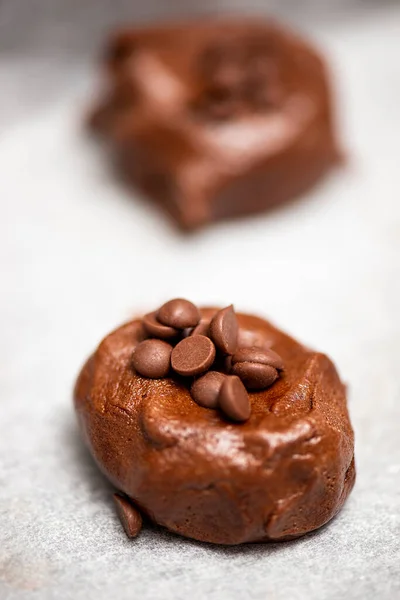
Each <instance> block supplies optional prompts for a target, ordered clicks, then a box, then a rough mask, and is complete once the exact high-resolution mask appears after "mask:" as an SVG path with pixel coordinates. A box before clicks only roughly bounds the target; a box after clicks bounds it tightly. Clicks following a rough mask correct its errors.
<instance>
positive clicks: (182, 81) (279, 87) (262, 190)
mask: <svg viewBox="0 0 400 600" xmlns="http://www.w3.org/2000/svg"><path fill="white" fill-rule="evenodd" d="M103 62H105V66H106V68H105V69H104V64H103V65H102V67H103V72H105V81H104V88H105V90H106V91H105V92H104V95H103V97H100V98H99V99H98V101H97V103H96V106H95V108H94V109H93V112H92V114H91V118H90V125H91V127H92V129H93V130H95V131H96V132H98V133H100V134H101V135H102V136H103V137H104V138H105V139H106V140H107V141H108V142H109V144H110V147H111V149H112V151H113V153H114V156H115V160H114V162H115V164H116V165H117V168H118V170H119V171H120V172H121V174H122V176H123V177H124V179H125V180H126V181H127V183H128V184H133V185H134V186H136V187H138V188H139V189H140V190H142V191H143V192H144V194H145V195H146V196H147V197H148V198H151V199H153V200H155V201H157V202H158V203H159V204H160V205H161V206H162V207H163V208H164V209H165V210H166V211H167V212H168V213H169V215H170V216H171V217H172V218H173V219H174V220H175V221H176V222H177V224H178V225H180V226H181V227H182V228H184V229H194V228H196V227H199V226H201V225H204V224H206V223H209V222H212V221H216V220H218V219H223V218H229V217H235V216H240V215H247V214H251V213H257V212H260V211H262V210H265V209H267V208H269V207H271V206H274V205H278V204H282V203H283V202H286V201H288V200H290V199H292V198H294V197H296V196H298V195H299V194H302V193H304V192H306V191H307V190H308V189H309V188H311V187H312V186H313V185H314V184H315V183H317V182H318V181H319V180H320V179H321V178H322V177H323V176H324V175H325V174H326V173H327V172H328V171H329V170H330V169H331V168H332V166H333V165H335V164H337V163H338V161H339V154H340V153H339V151H338V149H337V143H336V139H335V131H334V123H333V115H332V112H333V111H332V102H331V95H330V89H329V82H328V75H327V71H326V68H325V65H324V62H323V60H322V59H321V57H320V56H319V54H318V52H317V51H316V50H315V49H314V48H313V47H312V46H311V45H310V44H309V43H308V42H307V41H305V40H303V39H301V38H300V37H298V36H297V35H296V34H294V33H292V32H291V31H289V30H286V29H285V28H283V27H281V26H278V25H277V24H276V23H275V22H272V21H268V20H263V19H260V18H250V17H247V18H245V17H241V18H240V17H236V18H229V17H220V18H206V19H199V20H197V21H188V22H179V23H172V24H168V25H161V26H160V25H158V26H150V27H146V28H134V27H132V28H131V29H127V30H126V29H125V30H124V31H122V32H119V33H116V34H115V35H114V36H113V37H112V39H111V40H110V42H109V43H108V46H107V50H106V56H105V58H104V59H103Z"/></svg>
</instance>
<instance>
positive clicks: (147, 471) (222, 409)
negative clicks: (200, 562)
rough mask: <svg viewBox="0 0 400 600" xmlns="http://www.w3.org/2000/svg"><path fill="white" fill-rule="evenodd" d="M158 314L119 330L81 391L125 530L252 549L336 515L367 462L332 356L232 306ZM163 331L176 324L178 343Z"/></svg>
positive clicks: (79, 403) (82, 419) (172, 308)
mask: <svg viewBox="0 0 400 600" xmlns="http://www.w3.org/2000/svg"><path fill="white" fill-rule="evenodd" d="M182 307H184V310H182ZM178 309H179V310H178ZM189 309H190V310H189ZM151 314H152V315H153V316H152V326H151V327H150V329H149V327H148V316H145V317H144V318H143V319H136V320H134V321H131V322H130V323H127V324H125V325H123V326H122V327H120V328H119V329H117V330H116V331H114V332H112V333H110V334H109V335H108V336H107V337H106V338H105V339H104V340H103V341H102V342H101V344H100V345H99V347H98V348H97V350H96V351H95V352H94V354H93V355H92V356H91V357H90V358H89V360H88V361H87V363H86V365H85V366H84V367H83V369H82V371H81V373H80V375H79V378H78V380H77V383H76V387H75V408H76V412H77V415H78V419H79V424H80V428H81V431H82V435H83V437H84V439H85V441H86V443H87V445H88V448H89V450H90V452H91V453H92V455H93V457H94V459H95V460H96V462H97V464H98V465H99V467H100V469H101V470H102V471H103V473H104V474H105V475H106V476H107V477H108V478H109V480H110V481H111V482H112V483H113V485H114V486H115V487H116V488H117V490H118V493H119V495H118V496H117V497H116V506H117V509H118V514H119V515H120V518H121V521H122V523H123V526H124V528H125V530H126V532H127V534H128V535H129V536H130V537H135V536H136V535H137V534H138V532H139V529H140V526H141V523H142V519H141V517H142V516H144V517H147V518H148V519H151V520H152V521H154V522H155V523H158V524H159V525H162V526H164V527H166V528H168V529H169V530H171V531H174V532H176V533H179V534H181V535H184V536H187V537H190V538H194V539H196V540H201V541H205V542H213V543H216V544H240V543H244V542H262V541H268V540H287V539H291V538H294V537H297V536H301V535H304V534H305V533H308V532H310V531H312V530H314V529H317V528H318V527H321V526H322V525H324V524H325V523H327V522H328V521H329V520H330V519H331V518H332V517H334V516H335V515H336V514H337V512H338V511H339V510H340V509H341V507H342V506H343V504H344V502H345V500H346V498H347V497H348V495H349V493H350V491H351V489H352V487H353V484H354V480H355V467H354V437H353V431H352V427H351V424H350V421H349V416H348V412H347V406H346V389H345V386H344V385H343V384H342V382H341V381H340V379H339V376H338V374H337V372H336V369H335V367H334V365H333V364H332V362H331V361H330V360H329V358H327V356H325V355H324V354H320V353H318V352H314V351H312V350H310V349H308V348H305V347H304V346H303V345H301V344H300V343H298V342H296V341H295V340H294V339H292V338H291V337H289V336H288V335H286V334H285V333H283V332H281V331H279V330H278V329H276V328H275V327H274V326H273V325H271V323H269V322H267V321H264V320H263V319H260V318H257V317H255V316H251V315H244V314H236V313H235V311H234V309H233V307H232V306H230V307H227V308H223V309H202V310H200V311H199V312H197V310H195V307H193V305H189V304H182V302H181V301H180V302H175V301H174V302H173V303H172V304H169V305H167V308H166V309H164V310H162V311H154V312H153V313H151ZM157 315H160V317H161V318H162V319H163V321H164V323H163V324H161V326H160V328H158V323H159V321H158V317H157ZM171 315H172V316H171ZM182 315H183V316H182ZM189 317H190V318H189ZM188 321H190V323H191V326H192V328H189V329H188V328H183V327H184V326H185V325H186V324H187V323H188ZM199 323H202V324H203V325H202V328H201V333H200V334H197V333H196V329H197V328H198V327H199ZM210 323H212V324H213V325H212V326H210ZM204 324H206V325H204ZM164 327H173V331H175V332H176V333H175V334H174V337H170V338H169V339H168V342H166V341H165V339H164V335H165V330H164ZM179 327H181V329H179ZM157 332H159V334H160V338H157ZM145 340H146V341H145Z"/></svg>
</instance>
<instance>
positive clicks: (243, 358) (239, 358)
mask: <svg viewBox="0 0 400 600" xmlns="http://www.w3.org/2000/svg"><path fill="white" fill-rule="evenodd" d="M238 362H254V363H261V364H263V365H269V366H270V367H275V369H278V370H282V369H283V360H282V358H281V357H280V356H279V354H277V353H276V352H274V351H273V350H271V349H270V348H269V349H263V348H259V347H255V346H253V347H251V348H239V350H237V351H236V352H235V354H234V355H233V356H232V364H233V365H234V364H235V363H238Z"/></svg>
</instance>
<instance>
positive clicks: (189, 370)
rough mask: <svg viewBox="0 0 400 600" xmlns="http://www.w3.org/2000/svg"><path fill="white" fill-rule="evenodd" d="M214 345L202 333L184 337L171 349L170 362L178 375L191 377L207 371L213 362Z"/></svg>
mask: <svg viewBox="0 0 400 600" xmlns="http://www.w3.org/2000/svg"><path fill="white" fill-rule="evenodd" d="M214 358H215V346H214V344H213V343H212V341H211V340H210V339H209V338H208V337H205V336H204V335H195V336H190V337H188V338H185V339H184V340H182V341H181V342H179V344H177V345H176V346H175V348H174V349H173V350H172V355H171V364H172V368H173V369H174V371H176V372H177V373H179V375H184V376H185V377H191V376H194V375H200V374H201V373H204V371H207V369H209V368H210V367H211V365H212V363H213V362H214Z"/></svg>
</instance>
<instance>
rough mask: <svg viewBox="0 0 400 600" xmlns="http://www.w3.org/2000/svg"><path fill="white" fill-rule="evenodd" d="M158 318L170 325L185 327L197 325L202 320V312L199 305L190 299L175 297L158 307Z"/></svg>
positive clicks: (179, 327)
mask: <svg viewBox="0 0 400 600" xmlns="http://www.w3.org/2000/svg"><path fill="white" fill-rule="evenodd" d="M157 319H158V321H160V323H162V324H163V325H167V326H168V327H175V328H176V329H185V328H186V327H196V325H197V323H198V322H199V321H200V312H199V309H198V308H197V306H195V305H194V304H192V302H189V300H184V299H183V298H175V299H174V300H170V301H169V302H166V303H165V304H163V305H162V307H161V308H159V309H158V311H157Z"/></svg>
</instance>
